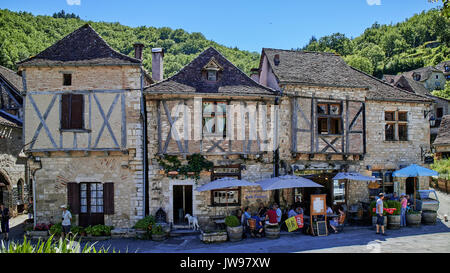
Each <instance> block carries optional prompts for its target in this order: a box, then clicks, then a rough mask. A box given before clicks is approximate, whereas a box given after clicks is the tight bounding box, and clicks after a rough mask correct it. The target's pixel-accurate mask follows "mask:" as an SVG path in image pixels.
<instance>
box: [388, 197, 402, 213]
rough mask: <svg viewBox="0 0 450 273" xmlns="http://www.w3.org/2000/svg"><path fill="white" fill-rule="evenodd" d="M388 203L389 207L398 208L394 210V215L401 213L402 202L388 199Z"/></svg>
mask: <svg viewBox="0 0 450 273" xmlns="http://www.w3.org/2000/svg"><path fill="white" fill-rule="evenodd" d="M386 204H387V207H388V208H390V209H396V210H394V213H392V215H400V212H401V208H402V203H400V202H399V201H395V200H387V201H386Z"/></svg>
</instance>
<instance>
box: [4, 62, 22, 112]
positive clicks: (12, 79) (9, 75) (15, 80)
mask: <svg viewBox="0 0 450 273" xmlns="http://www.w3.org/2000/svg"><path fill="white" fill-rule="evenodd" d="M1 80H3V81H6V83H7V84H8V85H9V86H11V88H12V89H13V90H12V95H13V96H14V98H15V99H16V100H17V101H18V102H19V103H20V104H22V96H21V95H20V92H21V91H23V83H22V77H21V76H19V75H18V74H17V73H16V72H14V71H12V70H11V69H8V68H6V67H3V66H0V81H1ZM7 94H8V93H7ZM1 95H2V94H1V92H0V96H1Z"/></svg>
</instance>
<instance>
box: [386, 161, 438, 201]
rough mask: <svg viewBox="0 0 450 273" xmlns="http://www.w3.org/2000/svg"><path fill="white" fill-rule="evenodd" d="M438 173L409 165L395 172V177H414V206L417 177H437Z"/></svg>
mask: <svg viewBox="0 0 450 273" xmlns="http://www.w3.org/2000/svg"><path fill="white" fill-rule="evenodd" d="M438 175H439V173H438V172H436V171H433V170H430V169H427V168H425V167H422V166H419V165H416V164H411V165H409V166H408V167H405V168H403V169H400V170H397V171H395V172H394V173H393V174H392V176H395V177H414V205H415V204H416V179H417V177H418V176H438Z"/></svg>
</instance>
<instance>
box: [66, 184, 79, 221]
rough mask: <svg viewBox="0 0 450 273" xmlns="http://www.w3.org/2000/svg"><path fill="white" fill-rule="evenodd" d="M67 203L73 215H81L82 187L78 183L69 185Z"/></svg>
mask: <svg viewBox="0 0 450 273" xmlns="http://www.w3.org/2000/svg"><path fill="white" fill-rule="evenodd" d="M67 201H68V203H69V208H70V211H71V213H74V214H77V213H80V185H79V184H78V183H75V182H69V183H67Z"/></svg>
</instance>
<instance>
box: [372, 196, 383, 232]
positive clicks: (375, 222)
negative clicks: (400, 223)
mask: <svg viewBox="0 0 450 273" xmlns="http://www.w3.org/2000/svg"><path fill="white" fill-rule="evenodd" d="M376 206H377V202H376V201H372V202H371V203H370V205H369V210H370V214H371V215H372V227H374V228H375V227H376V225H377V213H376ZM383 208H387V203H386V201H383ZM383 216H384V225H383V226H384V228H387V212H386V211H385V210H383Z"/></svg>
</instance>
